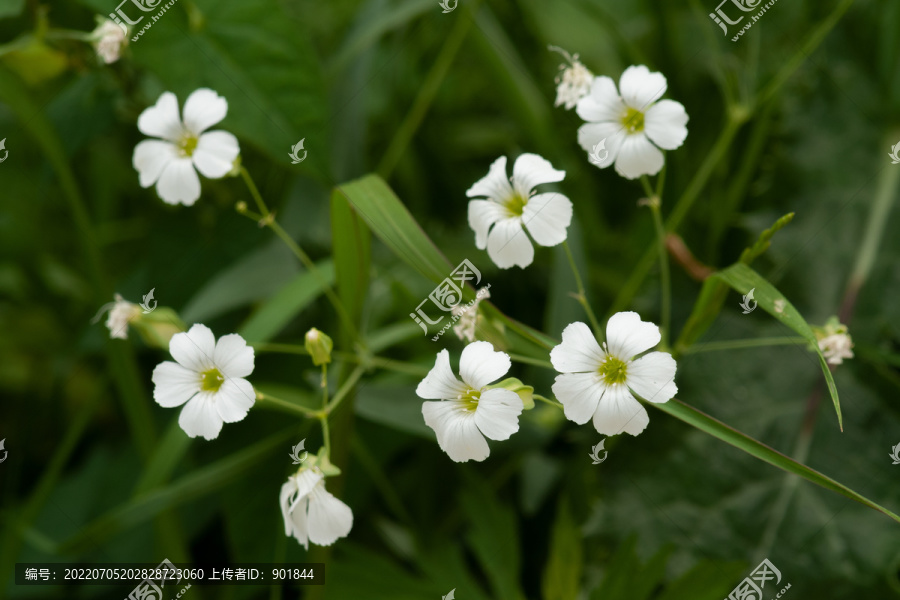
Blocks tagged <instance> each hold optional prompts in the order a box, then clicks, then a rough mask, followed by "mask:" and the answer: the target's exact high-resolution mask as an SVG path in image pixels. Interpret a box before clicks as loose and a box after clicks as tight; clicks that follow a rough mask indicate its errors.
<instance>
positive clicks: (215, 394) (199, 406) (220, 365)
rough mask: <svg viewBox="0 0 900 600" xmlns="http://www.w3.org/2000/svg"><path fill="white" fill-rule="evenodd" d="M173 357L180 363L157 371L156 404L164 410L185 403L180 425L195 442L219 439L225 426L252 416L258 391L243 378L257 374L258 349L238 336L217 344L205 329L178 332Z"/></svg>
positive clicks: (172, 343)
mask: <svg viewBox="0 0 900 600" xmlns="http://www.w3.org/2000/svg"><path fill="white" fill-rule="evenodd" d="M169 352H170V353H171V354H172V358H174V359H175V360H176V361H177V362H172V361H165V362H163V363H160V364H158V365H157V366H156V368H155V369H153V384H154V385H155V386H156V387H155V388H154V389H153V399H154V400H156V403H157V404H159V405H160V406H164V407H166V408H173V407H175V406H181V405H182V404H185V403H187V404H186V405H185V407H184V408H183V409H182V410H181V416H179V417H178V424H179V425H180V426H181V428H182V429H183V430H184V432H185V433H186V434H188V435H189V436H190V437H197V436H203V437H204V438H206V439H207V440H212V439H215V438H217V437H218V436H219V432H220V431H221V430H222V423H223V422H224V423H235V422H237V421H240V420H241V419H243V418H244V417H246V416H247V412H248V411H249V410H250V407H252V406H253V403H254V402H255V401H256V392H255V391H254V390H253V386H252V385H250V382H249V381H247V380H246V379H244V377H247V376H248V375H250V373H252V372H253V348H251V347H250V346H248V345H247V342H245V341H244V338H242V337H241V336H239V335H238V334H236V333H232V334H229V335H224V336H222V337H221V338H219V341H218V342H216V338H215V336H214V335H213V332H212V331H210V329H209V327H207V326H206V325H200V324H196V325H194V326H193V327H191V328H190V330H189V331H188V332H187V333H176V334H175V335H173V336H172V340H171V341H170V342H169Z"/></svg>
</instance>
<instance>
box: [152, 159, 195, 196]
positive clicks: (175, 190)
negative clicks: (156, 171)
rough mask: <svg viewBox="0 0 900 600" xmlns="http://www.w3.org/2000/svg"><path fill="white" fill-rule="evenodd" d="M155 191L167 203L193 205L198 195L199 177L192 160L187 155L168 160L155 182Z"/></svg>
mask: <svg viewBox="0 0 900 600" xmlns="http://www.w3.org/2000/svg"><path fill="white" fill-rule="evenodd" d="M156 193H157V194H159V197H160V198H162V199H163V202H165V203H167V204H184V205H185V206H191V205H193V204H194V202H196V201H197V198H199V197H200V178H199V177H197V172H196V171H195V170H194V163H193V161H192V160H191V159H190V158H188V157H183V158H176V159H175V160H172V161H170V162H169V163H168V164H167V165H166V166H165V168H164V169H163V172H162V175H161V176H160V178H159V181H158V182H157V183H156Z"/></svg>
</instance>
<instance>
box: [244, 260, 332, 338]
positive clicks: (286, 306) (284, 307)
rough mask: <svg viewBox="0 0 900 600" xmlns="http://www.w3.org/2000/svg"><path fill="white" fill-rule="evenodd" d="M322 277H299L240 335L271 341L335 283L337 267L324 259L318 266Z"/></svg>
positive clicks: (249, 321)
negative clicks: (325, 288)
mask: <svg viewBox="0 0 900 600" xmlns="http://www.w3.org/2000/svg"><path fill="white" fill-rule="evenodd" d="M316 267H317V268H318V269H319V273H321V275H322V277H324V282H323V281H322V278H320V277H318V276H316V274H315V273H311V272H308V271H307V272H304V273H300V274H299V275H297V276H296V277H295V278H294V279H293V280H292V281H290V282H288V283H287V284H286V285H285V286H284V287H282V288H281V289H280V290H278V292H277V293H276V294H275V295H274V296H272V297H271V298H269V299H268V300H267V301H266V302H265V303H264V304H263V305H262V306H260V307H259V308H258V309H256V311H255V312H254V313H253V314H252V315H250V317H249V318H248V319H247V320H246V322H244V324H243V325H242V326H241V328H240V329H238V333H239V334H241V336H242V337H243V338H244V339H245V340H247V341H249V342H252V343H257V342H268V341H269V340H271V339H272V338H273V337H275V336H276V335H277V334H278V332H279V331H281V330H282V329H283V328H284V326H285V325H287V324H288V323H289V322H290V321H291V320H292V319H293V318H294V317H296V316H297V315H298V314H300V312H301V311H302V310H303V309H304V308H306V307H307V306H309V305H310V304H311V303H312V302H313V301H314V300H315V299H316V298H318V297H319V296H321V295H322V292H323V291H324V284H327V285H331V284H333V283H334V265H333V264H332V263H331V261H328V260H324V261H322V262H319V263H316Z"/></svg>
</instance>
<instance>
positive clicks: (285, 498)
mask: <svg viewBox="0 0 900 600" xmlns="http://www.w3.org/2000/svg"><path fill="white" fill-rule="evenodd" d="M296 491H297V482H296V481H295V480H294V478H293V477H288V480H287V481H286V482H284V485H282V486H281V491H280V492H279V493H278V506H279V508H281V517H282V518H283V519H284V535H291V531H292V530H293V527H292V526H291V510H290V509H291V496H293V495H294V493H295V492H296Z"/></svg>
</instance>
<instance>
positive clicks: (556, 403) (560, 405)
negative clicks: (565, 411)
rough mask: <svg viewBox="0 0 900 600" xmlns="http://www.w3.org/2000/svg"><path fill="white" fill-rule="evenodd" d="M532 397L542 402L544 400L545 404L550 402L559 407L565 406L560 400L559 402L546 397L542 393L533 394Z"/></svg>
mask: <svg viewBox="0 0 900 600" xmlns="http://www.w3.org/2000/svg"><path fill="white" fill-rule="evenodd" d="M531 397H532V398H534V399H535V400H540V401H541V402H544V403H545V404H550V405H551V406H555V407H557V408H564V407H563V405H562V404H560V403H559V402H557V401H556V400H551V399H550V398H544V397H543V396H541V395H540V394H532V396H531Z"/></svg>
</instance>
